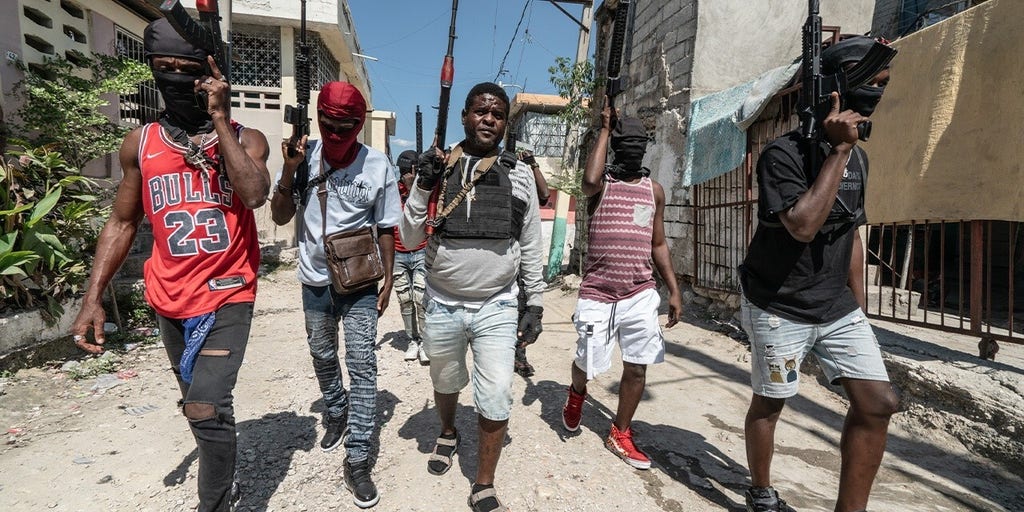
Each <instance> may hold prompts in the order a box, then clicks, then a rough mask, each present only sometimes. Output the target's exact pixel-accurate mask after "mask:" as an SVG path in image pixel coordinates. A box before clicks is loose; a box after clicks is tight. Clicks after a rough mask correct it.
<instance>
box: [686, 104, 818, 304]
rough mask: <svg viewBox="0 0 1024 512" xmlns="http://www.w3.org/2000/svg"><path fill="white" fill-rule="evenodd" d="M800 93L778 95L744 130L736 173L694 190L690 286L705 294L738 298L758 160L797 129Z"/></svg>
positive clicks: (753, 219) (752, 215) (754, 218)
mask: <svg viewBox="0 0 1024 512" xmlns="http://www.w3.org/2000/svg"><path fill="white" fill-rule="evenodd" d="M798 92H799V89H798V88H790V89H786V90H783V91H781V92H779V93H778V94H777V95H776V96H775V98H774V99H772V101H771V102H769V103H768V106H767V107H765V110H764V112H763V113H762V114H761V116H760V117H759V118H758V120H757V121H756V122H754V124H752V125H751V126H750V128H749V129H748V130H747V154H746V156H744V158H743V163H742V164H740V166H739V167H737V168H736V169H733V170H732V171H729V172H728V173H726V174H723V175H721V176H719V177H717V178H714V179H712V180H709V181H706V182H704V183H701V184H699V185H695V186H694V187H693V191H694V193H693V213H694V245H693V250H694V254H693V262H694V266H695V268H696V271H695V275H694V280H695V281H694V284H695V285H696V286H697V287H699V288H703V289H705V290H716V291H721V292H727V293H739V292H740V280H739V274H738V271H737V270H736V269H737V267H739V265H740V263H742V262H743V257H744V256H745V255H746V252H747V245H748V244H749V243H750V238H751V237H752V236H754V228H755V227H756V222H757V216H756V215H755V213H756V210H755V209H756V206H757V177H756V169H757V158H758V156H759V155H760V154H761V149H763V148H764V146H765V145H766V144H768V143H769V142H771V141H773V140H775V138H777V137H778V136H779V135H782V134H783V133H786V132H788V131H790V130H792V129H794V128H796V127H797V126H798V125H799V119H798V118H797V117H796V115H795V113H796V102H797V98H798Z"/></svg>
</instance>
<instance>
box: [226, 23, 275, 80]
mask: <svg viewBox="0 0 1024 512" xmlns="http://www.w3.org/2000/svg"><path fill="white" fill-rule="evenodd" d="M231 46H232V51H233V52H234V57H235V60H234V61H232V67H231V83H232V84H235V85H244V86H249V87H281V32H280V29H278V28H277V27H258V26H254V25H242V26H237V25H236V27H235V28H234V29H233V30H232V33H231Z"/></svg>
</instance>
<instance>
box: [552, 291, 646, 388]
mask: <svg viewBox="0 0 1024 512" xmlns="http://www.w3.org/2000/svg"><path fill="white" fill-rule="evenodd" d="M660 305H661V297H660V296H658V292H657V290H655V289H653V288H651V289H649V290H644V291H642V292H640V293H638V294H636V295H634V296H632V297H630V298H628V299H623V300H620V301H619V302H611V303H608V302H598V301H595V300H590V299H579V301H578V302H576V312H575V313H574V314H573V316H572V318H573V323H575V324H576V333H577V334H578V335H579V339H578V340H577V341H576V360H575V361H576V366H577V367H579V368H580V369H581V370H584V371H586V372H587V379H588V380H589V379H593V378H594V377H595V376H596V375H598V374H600V373H603V372H605V371H607V370H608V368H611V366H612V351H613V346H614V345H615V344H616V343H618V345H619V350H621V351H622V360H623V361H625V362H627V363H633V364H654V363H660V362H662V361H664V360H665V339H664V338H663V337H662V335H661V326H660V325H658V306H660Z"/></svg>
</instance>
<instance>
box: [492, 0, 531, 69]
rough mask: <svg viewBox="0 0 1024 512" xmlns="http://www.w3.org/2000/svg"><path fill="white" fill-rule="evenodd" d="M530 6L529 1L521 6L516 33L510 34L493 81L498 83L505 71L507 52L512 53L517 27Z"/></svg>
mask: <svg viewBox="0 0 1024 512" xmlns="http://www.w3.org/2000/svg"><path fill="white" fill-rule="evenodd" d="M529 6H530V0H526V3H525V4H523V12H522V13H520V14H519V22H518V23H516V31H515V33H513V34H512V40H511V41H509V42H508V48H507V49H505V56H504V57H502V58H501V65H499V66H498V72H497V73H496V74H495V75H494V81H495V82H497V81H498V77H500V76H501V70H503V69H505V59H507V58H508V52H510V51H512V45H513V44H514V43H515V42H516V36H518V35H519V27H520V25H522V24H523V19H524V18H526V8H527V7H529Z"/></svg>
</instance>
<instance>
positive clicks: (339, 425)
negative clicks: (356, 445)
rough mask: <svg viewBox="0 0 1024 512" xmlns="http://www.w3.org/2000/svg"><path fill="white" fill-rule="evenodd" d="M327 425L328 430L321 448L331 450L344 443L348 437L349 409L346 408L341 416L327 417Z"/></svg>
mask: <svg viewBox="0 0 1024 512" xmlns="http://www.w3.org/2000/svg"><path fill="white" fill-rule="evenodd" d="M325 425H326V427H327V431H326V432H324V438H323V439H321V440H320V449H321V450H323V451H325V452H329V451H332V450H334V449H335V448H337V447H338V446H339V445H341V444H342V443H344V442H345V438H347V437H348V409H345V413H344V414H342V415H341V417H340V418H327V421H326V422H325Z"/></svg>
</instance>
